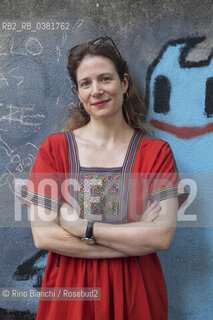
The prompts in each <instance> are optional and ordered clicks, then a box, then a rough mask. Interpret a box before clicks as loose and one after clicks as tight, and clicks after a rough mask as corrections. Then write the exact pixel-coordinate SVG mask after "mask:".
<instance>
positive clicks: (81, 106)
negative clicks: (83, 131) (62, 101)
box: [78, 101, 84, 111]
mask: <svg viewBox="0 0 213 320" xmlns="http://www.w3.org/2000/svg"><path fill="white" fill-rule="evenodd" d="M78 108H79V109H80V110H81V111H82V109H84V106H83V103H82V102H80V101H79V103H78Z"/></svg>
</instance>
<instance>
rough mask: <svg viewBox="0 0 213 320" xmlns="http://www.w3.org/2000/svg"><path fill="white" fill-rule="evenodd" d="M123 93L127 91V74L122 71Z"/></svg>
mask: <svg viewBox="0 0 213 320" xmlns="http://www.w3.org/2000/svg"><path fill="white" fill-rule="evenodd" d="M122 87H123V94H124V93H126V92H127V90H128V88H129V75H128V73H124V78H123V80H122Z"/></svg>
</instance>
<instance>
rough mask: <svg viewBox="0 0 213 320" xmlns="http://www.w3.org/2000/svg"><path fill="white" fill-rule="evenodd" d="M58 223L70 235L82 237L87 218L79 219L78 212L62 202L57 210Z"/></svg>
mask: <svg viewBox="0 0 213 320" xmlns="http://www.w3.org/2000/svg"><path fill="white" fill-rule="evenodd" d="M59 224H60V226H61V227H62V228H63V229H65V230H67V231H68V232H70V233H71V234H72V235H74V236H76V237H83V236H84V234H85V232H86V227H87V220H86V219H81V218H80V217H79V214H78V212H77V211H76V210H75V209H74V208H73V207H72V206H70V205H69V204H67V203H65V202H64V203H63V205H62V206H61V209H60V212H59Z"/></svg>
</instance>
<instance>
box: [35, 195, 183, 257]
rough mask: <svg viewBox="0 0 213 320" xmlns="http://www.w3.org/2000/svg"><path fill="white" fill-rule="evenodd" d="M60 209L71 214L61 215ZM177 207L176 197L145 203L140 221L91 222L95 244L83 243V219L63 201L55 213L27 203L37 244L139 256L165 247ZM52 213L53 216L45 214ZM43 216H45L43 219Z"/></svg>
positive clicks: (62, 250)
mask: <svg viewBox="0 0 213 320" xmlns="http://www.w3.org/2000/svg"><path fill="white" fill-rule="evenodd" d="M63 210H67V212H68V215H69V216H71V217H72V219H69V221H67V220H66V219H64V215H63ZM177 211H178V199H177V197H173V198H168V199H165V200H162V201H160V202H159V204H158V203H155V204H153V205H152V206H149V207H148V208H147V209H146V211H145V212H144V214H143V216H142V219H141V221H138V222H132V223H127V224H107V223H100V222H97V223H95V224H94V232H93V234H94V238H95V240H96V244H95V245H88V244H85V243H84V242H83V241H82V240H81V237H82V236H83V235H84V234H85V231H86V226H87V220H86V219H80V218H79V217H78V215H77V213H76V212H75V211H74V209H73V208H72V207H71V206H69V205H67V204H64V205H63V206H62V208H61V214H60V215H59V217H58V216H57V214H56V213H54V212H53V211H50V210H48V209H44V208H42V207H38V206H35V205H31V209H30V212H31V227H32V233H33V237H34V242H35V245H36V247H37V248H39V249H44V250H51V251H53V252H56V253H59V254H62V255H66V256H71V257H81V258H116V257H126V256H136V255H138V256H142V255H145V254H149V253H152V252H156V251H159V250H166V249H167V248H168V247H169V245H170V243H171V241H172V238H173V235H174V231H175V226H176V219H177ZM53 215H55V217H54V219H49V220H50V221H45V220H47V217H50V216H53ZM44 217H45V219H44Z"/></svg>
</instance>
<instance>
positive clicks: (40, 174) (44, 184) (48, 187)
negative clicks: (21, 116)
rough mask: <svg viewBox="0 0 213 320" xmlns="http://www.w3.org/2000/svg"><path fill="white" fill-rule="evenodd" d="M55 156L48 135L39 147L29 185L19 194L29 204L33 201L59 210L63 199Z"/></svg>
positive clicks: (23, 187)
mask: <svg viewBox="0 0 213 320" xmlns="http://www.w3.org/2000/svg"><path fill="white" fill-rule="evenodd" d="M55 157H56V156H55V154H54V149H53V145H52V141H51V139H50V138H49V137H47V138H46V140H45V141H44V142H43V143H42V145H41V146H40V148H39V151H38V155H37V157H36V159H35V162H34V165H33V168H32V170H31V173H30V176H29V179H28V182H27V185H24V186H22V188H21V190H20V192H19V194H18V195H17V196H18V198H19V199H20V200H21V201H22V202H24V204H26V205H27V206H30V204H31V203H32V204H35V205H39V206H42V207H45V208H48V209H50V210H53V211H56V212H59V210H60V207H61V205H62V203H63V201H62V195H61V188H60V185H61V182H60V175H59V173H58V172H57V165H56V159H55Z"/></svg>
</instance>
